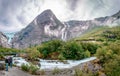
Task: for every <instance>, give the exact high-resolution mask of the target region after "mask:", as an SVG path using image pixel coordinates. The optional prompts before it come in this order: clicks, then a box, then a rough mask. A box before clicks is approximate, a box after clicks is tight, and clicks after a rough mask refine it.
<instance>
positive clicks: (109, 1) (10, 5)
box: [0, 0, 120, 32]
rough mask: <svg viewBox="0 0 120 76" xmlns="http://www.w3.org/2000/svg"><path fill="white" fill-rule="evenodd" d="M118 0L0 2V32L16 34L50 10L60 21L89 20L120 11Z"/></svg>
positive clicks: (5, 0)
mask: <svg viewBox="0 0 120 76" xmlns="http://www.w3.org/2000/svg"><path fill="white" fill-rule="evenodd" d="M119 5H120V0H0V31H2V32H17V31H20V30H21V29H22V28H25V27H26V26H27V25H28V24H29V23H30V22H31V21H32V20H33V19H34V18H35V17H36V16H37V15H39V14H40V13H41V12H42V11H44V10H46V9H51V10H52V11H53V13H54V14H55V15H56V16H57V18H58V19H60V20H61V21H68V20H89V19H94V18H97V17H104V16H109V15H112V14H114V13H116V12H118V11H119V10H120V7H119Z"/></svg>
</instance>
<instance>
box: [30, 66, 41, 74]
mask: <svg viewBox="0 0 120 76" xmlns="http://www.w3.org/2000/svg"><path fill="white" fill-rule="evenodd" d="M38 70H39V68H38V67H37V66H36V65H33V64H30V66H29V72H30V73H31V74H36V72H37V71H38Z"/></svg>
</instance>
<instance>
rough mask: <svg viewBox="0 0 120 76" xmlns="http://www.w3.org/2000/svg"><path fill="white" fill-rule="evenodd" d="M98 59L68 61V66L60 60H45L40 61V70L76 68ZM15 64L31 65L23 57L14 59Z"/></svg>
mask: <svg viewBox="0 0 120 76" xmlns="http://www.w3.org/2000/svg"><path fill="white" fill-rule="evenodd" d="M95 59H96V57H90V58H86V59H82V60H66V61H67V64H64V63H63V62H59V61H58V60H43V59H40V64H41V67H40V69H54V68H56V67H57V68H59V69H65V68H72V67H74V66H77V65H79V64H82V63H85V62H88V61H92V60H95ZM13 63H14V64H16V66H21V65H22V64H29V63H28V62H27V61H25V59H23V58H21V57H16V58H13Z"/></svg>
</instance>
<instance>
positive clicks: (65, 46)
mask: <svg viewBox="0 0 120 76" xmlns="http://www.w3.org/2000/svg"><path fill="white" fill-rule="evenodd" d="M97 48H98V45H97V44H95V43H94V44H93V43H82V42H81V43H79V42H76V41H74V40H73V41H68V42H63V41H60V40H52V41H48V42H45V43H43V44H41V45H40V46H36V47H32V48H28V49H26V51H27V54H28V59H30V60H35V59H36V58H38V57H39V58H43V59H59V60H66V59H71V60H77V59H83V58H87V57H90V56H91V55H93V54H95V52H96V50H97ZM33 53H34V54H33Z"/></svg>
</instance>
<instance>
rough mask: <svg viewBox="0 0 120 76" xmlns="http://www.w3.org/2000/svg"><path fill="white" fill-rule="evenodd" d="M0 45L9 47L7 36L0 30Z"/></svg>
mask: <svg viewBox="0 0 120 76" xmlns="http://www.w3.org/2000/svg"><path fill="white" fill-rule="evenodd" d="M0 46H2V47H9V45H8V37H7V36H6V35H4V34H3V33H2V32H0Z"/></svg>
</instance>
